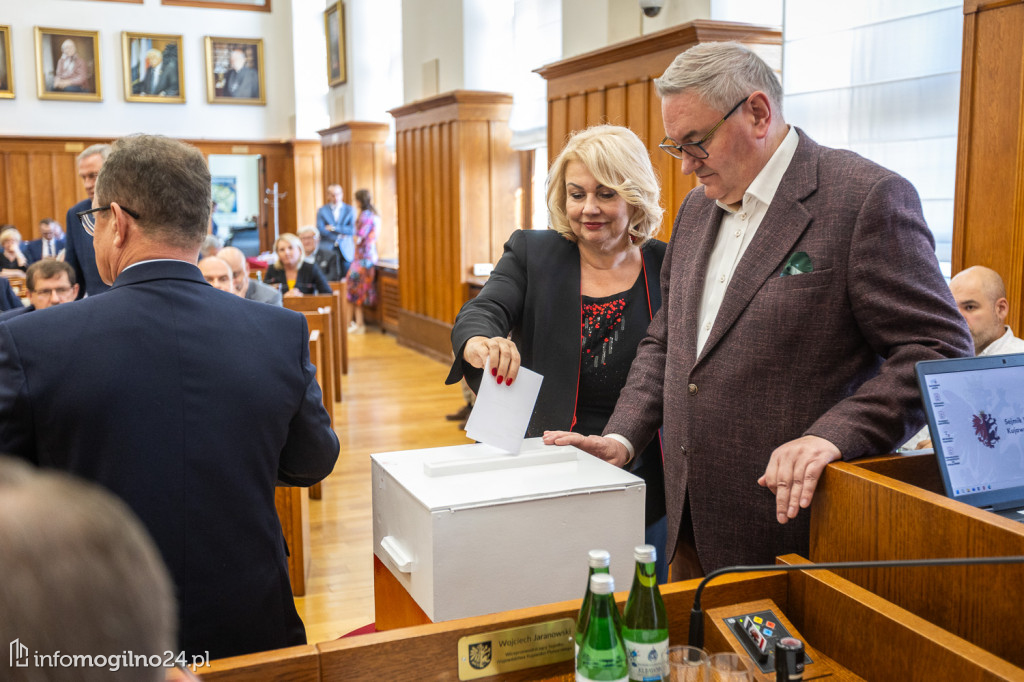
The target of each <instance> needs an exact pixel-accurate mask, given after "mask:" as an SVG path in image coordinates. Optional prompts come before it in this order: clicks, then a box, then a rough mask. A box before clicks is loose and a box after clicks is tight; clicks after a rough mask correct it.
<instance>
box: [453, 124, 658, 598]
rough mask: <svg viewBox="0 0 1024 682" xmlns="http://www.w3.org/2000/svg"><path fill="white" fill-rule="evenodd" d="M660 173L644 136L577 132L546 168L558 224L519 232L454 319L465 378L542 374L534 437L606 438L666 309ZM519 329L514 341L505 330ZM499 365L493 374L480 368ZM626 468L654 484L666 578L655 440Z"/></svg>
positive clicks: (457, 373) (650, 509)
mask: <svg viewBox="0 0 1024 682" xmlns="http://www.w3.org/2000/svg"><path fill="white" fill-rule="evenodd" d="M659 194H660V190H659V185H658V180H657V177H656V176H655V174H654V169H653V168H652V167H651V160H650V156H649V155H648V153H647V149H646V147H645V146H644V144H643V143H642V142H641V141H640V139H639V138H638V137H637V136H636V135H635V134H634V133H633V132H632V131H630V130H629V129H627V128H623V127H620V126H609V125H604V126H595V127H592V128H588V129H587V130H585V131H582V132H579V133H577V134H576V135H574V136H573V137H572V138H571V139H570V140H569V142H568V144H567V145H566V146H565V148H564V149H563V150H562V152H561V154H560V155H559V156H558V158H557V159H555V162H554V163H553V164H552V166H551V170H550V172H549V174H548V190H547V203H548V211H549V214H550V219H551V226H552V228H553V229H550V230H517V231H516V232H514V233H513V234H512V236H511V237H510V238H509V240H508V242H507V243H506V244H505V253H504V254H503V255H502V257H501V259H500V260H499V261H498V263H497V265H496V266H495V268H494V271H493V272H492V273H491V276H490V278H489V279H488V281H487V284H485V285H484V287H483V289H482V290H481V292H480V294H479V295H478V296H477V297H476V298H475V299H473V300H471V301H469V302H467V303H466V304H465V305H464V306H463V307H462V310H461V311H460V312H459V315H458V317H456V319H455V325H454V326H453V328H452V350H453V351H454V353H455V357H456V358H457V359H456V361H455V363H454V364H453V365H452V369H451V373H450V374H449V375H448V380H447V383H449V384H451V383H455V382H457V381H459V380H460V379H461V378H463V376H464V377H465V378H466V380H467V381H468V382H469V384H470V386H471V387H472V388H473V389H474V390H477V389H479V386H480V382H481V381H482V380H489V381H497V382H498V383H505V384H506V385H507V384H511V383H512V382H513V381H514V380H515V376H516V373H517V371H518V369H519V367H520V366H523V367H528V368H530V369H532V370H533V371H535V372H538V373H540V374H542V375H543V376H544V382H543V383H542V384H541V388H540V394H539V396H538V397H537V403H536V406H535V407H534V411H533V416H532V417H531V419H530V425H529V427H528V428H527V432H526V435H527V436H528V437H532V436H540V435H541V434H543V433H544V431H548V430H550V431H577V432H579V433H582V434H584V435H601V433H602V431H603V429H604V426H605V424H606V423H607V422H608V418H609V417H611V414H612V412H613V411H614V409H615V401H616V400H617V399H618V395H619V391H620V390H621V389H622V387H623V386H624V385H625V383H626V377H627V375H628V374H629V368H630V365H631V363H632V361H633V358H634V357H636V349H637V346H638V345H639V343H640V341H641V340H642V339H643V338H644V336H645V335H646V330H647V326H648V324H650V321H651V318H652V317H653V316H654V313H655V312H656V311H657V310H658V308H659V307H660V306H661V288H660V285H659V279H660V275H661V263H662V259H663V258H664V256H665V243H664V242H660V241H657V240H654V239H651V235H652V233H653V232H654V231H655V230H656V229H657V228H658V227H659V226H660V225H661V216H662V209H661V207H660V206H659V204H658V197H659ZM510 334H511V338H508V337H509V335H510ZM488 361H489V362H490V368H491V369H490V376H487V377H484V376H483V367H484V365H485V364H486V363H487V362H488ZM626 468H627V469H629V470H630V471H632V472H633V473H634V474H636V475H637V476H640V477H641V478H643V479H644V480H645V482H646V483H647V504H646V510H645V511H646V522H647V541H648V542H649V543H650V544H654V545H655V546H656V547H658V548H659V552H658V562H657V563H658V573H659V577H660V578H661V579H662V580H664V578H665V576H666V575H667V563H666V558H667V557H665V547H666V541H665V529H666V526H665V519H664V517H665V484H664V471H663V468H662V455H661V445H660V442H659V440H658V439H655V440H654V441H653V442H652V443H651V444H650V445H648V446H647V448H646V449H645V450H643V451H642V452H638V453H637V456H636V457H635V458H634V459H632V460H631V461H630V462H627V464H626Z"/></svg>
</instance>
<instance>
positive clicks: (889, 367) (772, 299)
mask: <svg viewBox="0 0 1024 682" xmlns="http://www.w3.org/2000/svg"><path fill="white" fill-rule="evenodd" d="M655 84H656V86H657V88H658V94H659V96H660V97H661V98H662V118H663V120H664V124H665V132H666V133H667V135H668V137H667V138H666V139H665V140H664V141H663V143H662V145H661V147H662V149H664V150H665V151H667V152H668V153H670V154H672V155H673V156H675V157H677V158H679V159H681V164H682V171H683V173H685V174H687V175H688V174H690V173H693V174H695V175H696V176H697V179H698V181H699V183H700V185H701V186H699V187H697V188H695V189H694V190H693V191H692V192H690V193H689V194H688V195H687V197H686V199H685V200H684V201H683V204H682V206H681V207H680V209H679V213H678V215H677V217H676V221H675V227H674V228H673V232H672V238H671V241H670V243H669V247H668V252H667V254H666V256H665V262H664V265H663V267H662V278H661V287H662V302H663V303H662V307H661V310H660V311H659V312H658V314H657V315H656V316H655V318H654V320H653V321H652V322H651V326H650V329H649V330H648V336H647V338H646V339H645V340H644V341H643V342H642V343H641V345H640V348H639V351H638V354H637V358H636V360H635V361H634V363H633V368H632V370H631V372H630V376H629V381H628V383H627V385H626V387H625V388H624V389H623V391H622V393H621V395H620V397H619V401H618V404H617V406H616V410H615V414H614V415H612V418H611V420H610V421H609V422H608V426H607V428H606V429H605V436H604V437H600V436H591V437H588V438H583V436H581V435H579V434H566V433H564V432H549V433H548V434H547V436H546V440H547V441H548V442H558V443H560V444H564V443H571V444H574V445H578V446H579V447H582V448H583V449H585V450H588V451H590V452H592V453H593V454H595V455H598V456H600V457H603V458H604V459H607V460H609V461H611V462H613V463H615V464H619V465H621V464H623V463H624V462H626V461H628V460H629V459H630V458H631V457H632V453H633V452H637V451H639V450H640V449H642V448H643V447H644V446H645V445H646V444H647V442H648V441H649V440H650V439H651V438H653V437H654V436H655V434H656V433H657V430H658V428H659V427H662V426H663V427H664V434H663V437H664V441H663V443H664V452H665V486H666V503H667V504H666V506H667V509H668V523H669V527H668V538H669V540H668V548H667V549H668V553H669V554H672V553H673V550H675V554H676V561H675V563H674V564H673V575H674V577H675V578H676V579H682V578H687V577H692V576H693V575H699V574H700V573H701V572H702V571H706V572H710V571H712V570H715V569H717V568H721V567H723V566H730V565H735V564H761V563H772V562H773V558H774V557H775V556H777V555H779V554H785V553H787V552H798V553H801V554H803V555H805V556H806V555H807V553H808V543H809V532H810V523H809V520H808V517H809V515H808V514H807V513H804V514H799V511H800V510H801V509H803V508H806V507H807V506H808V505H810V503H811V498H812V496H813V494H814V488H815V485H816V483H817V481H818V478H819V477H820V475H821V473H822V470H823V469H824V468H825V466H826V465H827V464H828V463H829V462H833V461H836V460H838V459H840V458H842V459H854V458H856V457H861V456H863V455H870V454H878V453H886V452H890V451H891V449H892V448H893V447H894V446H895V445H897V444H899V443H902V442H903V441H904V440H905V439H906V438H907V437H908V436H910V435H911V434H912V433H914V432H915V431H916V430H917V429H918V428H920V426H921V424H922V423H923V422H924V413H923V408H922V406H921V401H920V395H919V391H918V388H917V384H916V380H915V376H914V365H915V363H917V362H918V361H920V360H932V359H936V358H943V357H957V356H968V355H972V354H973V346H972V342H971V337H970V334H969V333H968V330H967V326H966V325H965V324H964V321H963V318H962V317H961V316H960V314H959V313H958V312H957V309H956V305H955V304H954V302H953V299H952V297H951V295H950V293H949V288H948V287H947V286H946V283H945V281H944V280H943V277H942V274H941V273H940V271H939V266H938V262H937V261H936V258H935V252H934V241H933V239H932V236H931V233H930V232H929V230H928V228H927V226H926V224H925V221H924V216H923V215H922V213H921V204H920V200H919V199H918V196H917V193H916V191H915V190H914V188H913V187H912V186H911V184H910V183H909V182H908V181H907V180H905V179H904V178H902V177H900V176H899V175H897V174H896V173H893V172H892V171H889V170H887V169H885V168H882V167H881V166H878V165H877V164H875V163H872V162H871V161H868V160H866V159H864V158H862V157H860V156H858V155H856V154H854V153H852V152H849V151H842V150H835V149H829V148H827V147H822V146H820V145H818V144H816V143H815V142H814V141H813V140H811V139H810V138H809V137H807V135H806V134H804V133H803V132H802V131H799V130H797V129H796V128H794V127H791V126H789V125H787V124H786V122H785V121H784V120H783V118H782V107H781V102H782V87H781V85H780V84H779V81H778V78H777V77H776V76H775V74H774V72H773V71H772V70H771V69H770V68H769V67H768V66H767V65H766V64H765V63H764V62H763V61H762V60H761V59H760V58H758V57H757V56H756V55H754V54H753V53H752V52H750V51H749V50H748V49H747V48H745V47H743V46H741V45H738V44H735V43H705V44H701V45H698V46H696V47H693V48H691V49H690V50H688V51H686V52H684V53H683V54H681V55H679V56H678V57H677V58H676V59H675V61H674V62H673V63H672V65H671V66H669V68H668V69H667V70H666V72H665V74H664V75H663V76H662V77H661V78H659V79H657V80H656V81H655ZM609 435H610V437H609ZM677 539H678V542H677Z"/></svg>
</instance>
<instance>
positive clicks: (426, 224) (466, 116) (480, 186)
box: [390, 90, 520, 362]
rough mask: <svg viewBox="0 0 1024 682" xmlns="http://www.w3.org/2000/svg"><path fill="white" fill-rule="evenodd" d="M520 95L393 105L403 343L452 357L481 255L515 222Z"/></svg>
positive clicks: (485, 257) (467, 94)
mask: <svg viewBox="0 0 1024 682" xmlns="http://www.w3.org/2000/svg"><path fill="white" fill-rule="evenodd" d="M511 108H512V96H511V95H508V94H504V93H495V92H476V91H466V90H458V91H454V92H449V93H445V94H442V95H437V96H435V97H431V98H429V99H424V100H420V101H418V102H413V103H411V104H407V105H405V106H402V107H398V108H397V109H392V110H391V112H390V113H391V114H392V115H393V116H394V117H395V125H396V130H397V150H396V151H397V186H398V213H399V215H400V216H401V221H400V224H399V229H398V245H399V263H400V266H401V277H400V278H399V290H400V294H399V298H400V301H401V310H400V312H399V320H400V321H399V333H398V339H399V342H400V343H402V344H403V345H406V346H410V347H412V348H415V349H416V350H418V351H420V352H423V353H426V354H427V355H431V356H433V357H435V358H438V359H440V360H442V361H444V362H447V361H448V360H449V359H450V357H451V342H450V340H449V338H450V334H451V325H452V323H453V322H454V321H455V315H456V314H457V313H458V312H459V308H461V307H462V303H463V301H464V300H465V297H466V281H467V279H468V278H469V276H470V275H471V273H472V266H473V264H474V263H491V262H493V257H492V254H493V253H494V249H495V248H496V249H497V253H499V254H500V253H501V245H502V244H504V243H505V241H506V240H507V239H508V236H509V234H510V233H511V232H512V230H513V229H514V228H515V224H514V219H515V195H516V190H517V189H518V188H519V184H520V178H519V165H518V159H517V157H516V155H515V152H514V151H513V150H512V149H511V147H510V146H509V141H510V138H511V132H510V131H509V127H508V116H509V111H510V110H511Z"/></svg>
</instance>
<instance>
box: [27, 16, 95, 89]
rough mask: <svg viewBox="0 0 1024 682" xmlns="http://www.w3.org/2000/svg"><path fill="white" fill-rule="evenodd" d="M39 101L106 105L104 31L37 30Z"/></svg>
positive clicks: (39, 27)
mask: <svg viewBox="0 0 1024 682" xmlns="http://www.w3.org/2000/svg"><path fill="white" fill-rule="evenodd" d="M35 35H36V93H37V94H38V95H39V99H61V100H75V101H79V102H102V101H103V85H102V83H101V81H100V74H101V70H100V50H99V47H100V32H99V31H79V30H77V29H73V28H44V27H42V26H36V27H35Z"/></svg>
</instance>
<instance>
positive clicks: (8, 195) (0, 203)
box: [0, 152, 64, 225]
mask: <svg viewBox="0 0 1024 682" xmlns="http://www.w3.org/2000/svg"><path fill="white" fill-rule="evenodd" d="M10 158H11V155H10V154H8V153H3V152H0V225H6V224H8V223H10V222H12V216H13V209H14V202H13V201H12V199H13V197H12V192H11V186H10V185H9V184H8V182H7V178H8V170H7V166H8V164H9V163H10ZM58 220H60V219H58ZM61 224H62V225H63V224H64V221H63V220H61Z"/></svg>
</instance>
